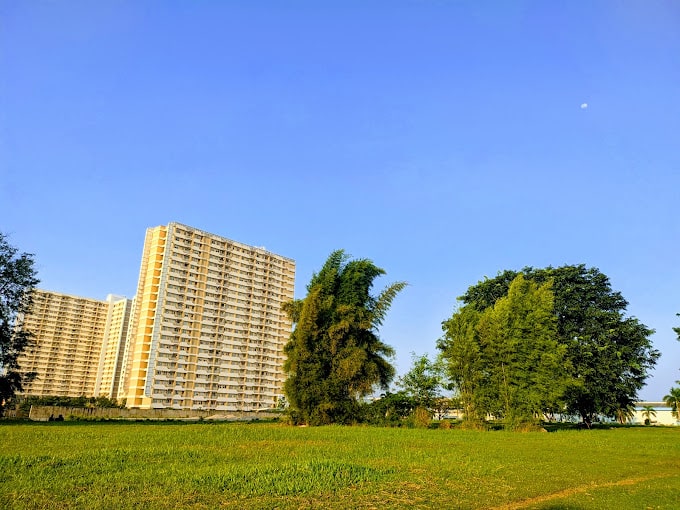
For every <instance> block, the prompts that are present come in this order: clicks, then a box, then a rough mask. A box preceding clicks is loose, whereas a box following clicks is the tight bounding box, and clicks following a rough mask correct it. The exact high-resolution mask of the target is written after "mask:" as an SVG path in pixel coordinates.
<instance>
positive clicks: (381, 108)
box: [0, 0, 680, 400]
mask: <svg viewBox="0 0 680 510" xmlns="http://www.w3.org/2000/svg"><path fill="white" fill-rule="evenodd" d="M561 4H564V5H561ZM679 26H680V4H678V2H676V1H674V0H669V1H650V2H639V1H612V2H606V1H604V2H596V1H588V2H578V1H576V2H568V3H566V2H533V1H532V2H528V1H527V2H522V1H516V2H476V1H469V2H465V1H451V2H444V1H429V2H427V1H415V0H414V1H398V0H397V1H389V2H381V1H373V2H352V1H343V2H297V1H291V2H266V1H265V2H257V3H253V2H237V1H232V2H217V1H215V2H208V1H204V2H178V1H171V2H166V1H163V2H160V1H159V2H151V1H142V2H136V1H135V2H132V1H129V2H127V1H115V2H114V1H111V2H106V1H102V2H77V1H71V2H2V3H0V230H2V231H3V232H6V233H9V234H10V235H11V241H12V242H13V243H14V244H15V245H17V246H19V247H20V248H21V249H22V250H24V251H29V252H33V253H35V254H36V258H37V262H38V268H39V271H40V274H39V276H40V278H41V280H42V283H41V287H42V288H45V289H49V290H55V291H59V292H64V293H70V294H76V295H83V296H88V297H95V298H102V299H103V298H104V297H105V296H106V294H108V293H117V294H123V295H127V296H130V297H131V296H132V295H133V293H134V290H135V286H136V280H137V276H138V271H139V263H140V258H141V251H142V245H143V240H144V232H145V229H146V228H147V227H150V226H156V225H161V224H167V223H168V222H170V221H178V222H181V223H185V224H188V225H191V226H194V227H197V228H201V229H203V230H207V231H210V232H214V233H216V234H219V235H223V236H225V237H229V238H231V239H235V240H238V241H241V242H245V243H248V244H253V245H258V246H266V248H267V249H269V250H270V251H273V252H275V253H279V254H282V255H285V256H288V257H291V258H293V259H295V260H296V262H297V282H296V293H297V297H303V296H304V291H305V285H306V283H307V282H308V281H309V279H310V277H311V275H312V273H313V272H314V271H315V270H318V269H319V268H320V266H321V265H322V264H323V262H324V260H325V259H326V257H327V256H328V254H329V253H330V252H331V251H332V250H334V249H337V248H344V249H345V250H346V251H347V252H348V253H350V254H352V255H353V256H355V257H366V258H371V259H372V260H374V261H375V262H376V264H378V265H379V266H381V267H383V268H385V270H386V271H387V276H386V277H384V278H383V279H381V280H382V281H380V282H378V283H379V285H380V286H382V285H384V284H387V283H388V282H391V281H396V280H406V281H408V282H409V287H408V288H407V289H406V290H405V291H404V292H403V293H402V294H401V295H400V296H399V297H398V298H397V300H396V301H395V303H394V305H393V307H392V311H391V313H390V315H389V316H388V319H387V321H386V323H385V325H384V327H383V329H382V330H381V336H382V338H383V339H384V340H385V341H386V342H387V343H389V344H391V345H392V346H394V347H395V349H396V350H397V359H396V363H397V366H398V368H399V370H400V371H401V372H403V371H405V370H406V369H407V368H408V366H409V364H410V353H411V352H412V351H414V352H417V353H425V352H429V353H434V352H435V342H436V340H437V338H438V337H439V336H440V335H441V321H442V320H444V319H446V318H448V317H449V316H450V315H451V314H452V312H453V310H454V308H455V306H456V297H457V296H460V295H461V294H462V293H463V292H464V291H465V289H466V288H467V287H468V286H470V285H472V284H474V283H476V282H477V281H478V280H480V279H482V278H483V277H484V276H494V275H495V274H496V273H497V272H498V271H501V270H504V269H520V268H522V267H524V266H526V265H531V266H535V267H545V266H547V265H553V266H558V265H562V264H578V263H585V264H586V265H588V266H595V267H598V268H599V269H600V270H601V271H602V272H604V273H605V274H607V275H608V276H609V277H610V279H611V282H612V285H613V287H614V289H615V290H619V291H621V292H622V293H623V295H624V297H625V298H626V299H627V300H628V301H629V302H630V305H629V308H628V313H629V314H630V315H633V316H636V317H638V318H639V319H640V320H641V321H642V322H643V323H645V324H646V325H648V326H649V327H652V328H654V329H656V331H657V333H656V334H655V335H654V337H653V341H654V344H655V346H656V347H657V348H658V349H659V350H661V351H662V358H661V360H660V361H659V364H658V366H657V369H656V370H655V372H654V374H653V377H652V378H651V379H650V381H649V384H648V386H647V387H646V388H645V389H644V390H643V391H642V392H641V395H640V396H641V397H642V398H644V399H650V400H654V399H659V398H660V397H661V396H663V395H664V394H665V393H667V391H668V389H669V388H670V386H671V385H672V384H673V382H674V381H675V380H676V379H680V373H679V372H678V369H679V368H680V356H679V353H680V343H678V342H677V341H675V335H674V333H673V331H672V330H671V328H672V327H673V326H676V325H679V324H680V319H678V318H676V317H675V313H676V312H680V298H679V293H678V289H680V276H679V274H678V259H677V254H678V251H679V250H678V248H679V247H680V235H679V234H680V228H679V227H678V214H677V208H678V203H680V191H679V190H680V144H679V142H680V93H678V91H679V90H680V30H678V27H679ZM582 105H587V107H585V106H583V107H582Z"/></svg>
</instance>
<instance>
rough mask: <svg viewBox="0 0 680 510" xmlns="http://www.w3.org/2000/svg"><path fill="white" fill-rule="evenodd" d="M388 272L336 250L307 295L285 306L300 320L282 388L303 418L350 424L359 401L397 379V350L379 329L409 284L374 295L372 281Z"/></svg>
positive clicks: (292, 338)
mask: <svg viewBox="0 0 680 510" xmlns="http://www.w3.org/2000/svg"><path fill="white" fill-rule="evenodd" d="M383 274H385V271H384V270H383V269H381V268H379V267H377V266H376V265H375V264H374V263H373V262H372V261H370V260H368V259H355V260H350V259H349V256H348V255H346V254H345V252H344V251H343V250H337V251H335V252H333V253H331V255H330V256H329V257H328V260H327V261H326V263H325V264H324V266H323V267H322V269H321V270H320V271H319V272H318V273H316V274H314V275H313V276H312V279H311V281H310V283H309V285H308V286H307V296H306V297H305V298H304V299H301V300H296V301H291V302H289V303H286V304H285V305H284V310H285V311H286V312H287V313H288V315H289V317H290V318H291V319H292V320H293V322H295V329H294V330H293V332H292V334H291V336H290V340H289V342H288V344H287V345H286V347H285V353H286V355H287V359H286V363H285V365H284V369H285V371H286V372H287V375H288V377H287V379H286V383H285V386H284V391H285V393H286V396H287V398H288V400H289V402H290V407H291V412H292V413H293V414H294V415H296V416H297V419H299V420H300V421H302V422H304V423H309V424H312V425H318V424H326V423H347V422H351V421H353V420H354V419H355V417H356V415H357V413H358V404H359V399H360V398H362V397H364V396H366V395H368V394H370V393H371V392H372V391H373V389H374V388H375V387H376V386H379V387H381V388H382V389H387V388H388V385H389V383H390V382H391V381H392V379H393V378H394V374H395V370H394V367H393V366H392V364H391V363H390V358H391V357H392V356H393V355H394V350H393V349H392V348H391V347H390V346H389V345H387V344H385V343H383V342H382V341H381V340H380V338H379V337H378V334H377V332H378V328H379V327H380V325H382V323H383V320H384V319H385V317H386V314H387V311H388V310H389V308H390V306H391V304H392V301H393V300H394V298H395V297H396V295H397V294H398V293H399V292H400V291H401V290H402V289H403V288H404V287H405V285H406V283H404V282H397V283H393V284H391V285H389V286H388V287H386V288H385V289H384V290H383V291H382V292H381V293H380V294H379V295H378V296H373V295H372V294H371V288H372V286H373V281H374V280H375V278H377V277H379V276H381V275H383Z"/></svg>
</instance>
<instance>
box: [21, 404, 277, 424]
mask: <svg viewBox="0 0 680 510" xmlns="http://www.w3.org/2000/svg"><path fill="white" fill-rule="evenodd" d="M60 415H61V416H62V417H63V418H64V420H69V419H81V420H95V419H110V420H198V419H199V418H203V419H205V420H229V421H250V420H258V419H259V420H267V419H272V418H277V417H279V416H280V414H277V413H271V412H253V411H244V412H238V413H219V412H216V411H198V410H196V411H192V410H185V409H127V408H125V409H119V408H102V407H59V406H31V411H30V413H29V419H31V420H33V421H49V419H50V416H52V418H57V417H59V416H60Z"/></svg>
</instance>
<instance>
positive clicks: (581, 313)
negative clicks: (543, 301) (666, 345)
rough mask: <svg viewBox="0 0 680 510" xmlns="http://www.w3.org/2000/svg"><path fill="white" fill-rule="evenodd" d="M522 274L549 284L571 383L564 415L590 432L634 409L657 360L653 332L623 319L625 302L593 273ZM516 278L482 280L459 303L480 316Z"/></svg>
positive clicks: (580, 268)
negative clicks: (601, 418) (595, 424)
mask: <svg viewBox="0 0 680 510" xmlns="http://www.w3.org/2000/svg"><path fill="white" fill-rule="evenodd" d="M522 272H523V274H524V275H525V277H526V278H527V279H530V280H533V281H535V282H537V283H543V282H546V281H549V280H552V282H553V293H554V296H555V301H554V310H553V313H554V314H555V317H556V318H557V340H558V342H559V344H560V345H563V346H565V348H566V354H565V356H566V363H565V371H567V372H568V375H569V377H570V379H571V381H570V384H569V386H568V387H567V389H566V390H565V392H564V399H563V400H564V402H565V409H564V410H565V411H566V412H568V413H569V414H576V415H578V416H580V417H581V418H582V420H583V422H584V423H586V425H588V426H589V425H590V423H591V422H592V420H593V419H594V418H595V416H596V415H598V414H601V415H605V416H610V417H614V416H615V415H616V411H617V409H620V408H622V407H626V406H630V405H631V404H633V403H634V402H635V400H636V399H637V392H638V391H639V390H640V388H642V386H643V385H644V382H645V380H646V378H647V375H648V372H649V370H650V369H651V368H653V367H654V365H655V364H656V360H657V359H658V357H659V352H658V351H657V350H655V349H653V348H652V343H651V341H650V336H651V335H652V333H653V332H654V331H653V330H652V329H649V328H648V327H646V326H645V325H644V324H642V323H640V322H639V321H638V320H637V319H636V318H630V317H625V315H624V312H625V310H626V307H627V306H628V302H627V301H626V300H625V299H624V298H623V296H622V295H621V293H619V292H615V291H613V290H612V288H611V284H610V282H609V278H607V276H606V275H604V274H603V273H601V272H600V271H599V270H598V269H597V268H586V266H585V265H583V264H581V265H575V266H573V265H567V266H562V267H558V268H553V267H547V268H545V269H534V268H531V267H528V268H525V269H524V270H523V271H522ZM516 274H518V273H516V272H514V271H504V272H502V273H499V275H498V276H497V277H496V278H492V279H488V278H487V279H485V280H484V281H481V282H479V283H478V284H477V285H474V286H472V287H470V288H469V289H468V291H467V292H466V293H465V294H464V295H463V296H461V297H460V298H459V299H460V300H461V301H462V302H463V303H464V304H465V305H467V306H472V307H473V308H474V309H475V310H479V311H481V310H485V309H486V308H488V307H489V306H492V305H493V304H494V303H495V302H496V301H497V300H498V299H499V296H504V295H505V294H507V289H508V288H509V283H508V282H509V281H511V278H512V277H513V275H516Z"/></svg>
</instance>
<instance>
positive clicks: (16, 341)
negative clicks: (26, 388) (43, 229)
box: [0, 232, 39, 416]
mask: <svg viewBox="0 0 680 510" xmlns="http://www.w3.org/2000/svg"><path fill="white" fill-rule="evenodd" d="M33 264H34V261H33V255H31V254H29V253H19V250H18V249H17V248H15V247H14V246H12V245H10V244H9V242H8V241H7V236H5V235H4V234H3V233H2V232H0V416H2V413H3V410H4V406H5V405H6V403H7V402H8V401H9V399H11V398H12V397H13V396H14V395H15V393H16V392H19V391H21V390H22V389H23V383H24V382H26V381H28V380H30V379H31V378H32V375H33V374H22V372H21V371H20V367H19V361H18V360H19V356H20V355H21V353H22V352H23V351H24V350H25V349H26V348H27V347H28V346H29V344H30V342H31V339H32V335H31V332H30V331H26V330H25V329H22V328H21V325H20V320H21V317H22V316H23V315H24V314H26V313H28V312H29V310H30V307H31V303H32V301H31V293H32V291H33V289H34V288H35V286H36V285H37V284H38V282H39V280H38V279H37V278H36V270H35V268H34V267H33Z"/></svg>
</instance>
